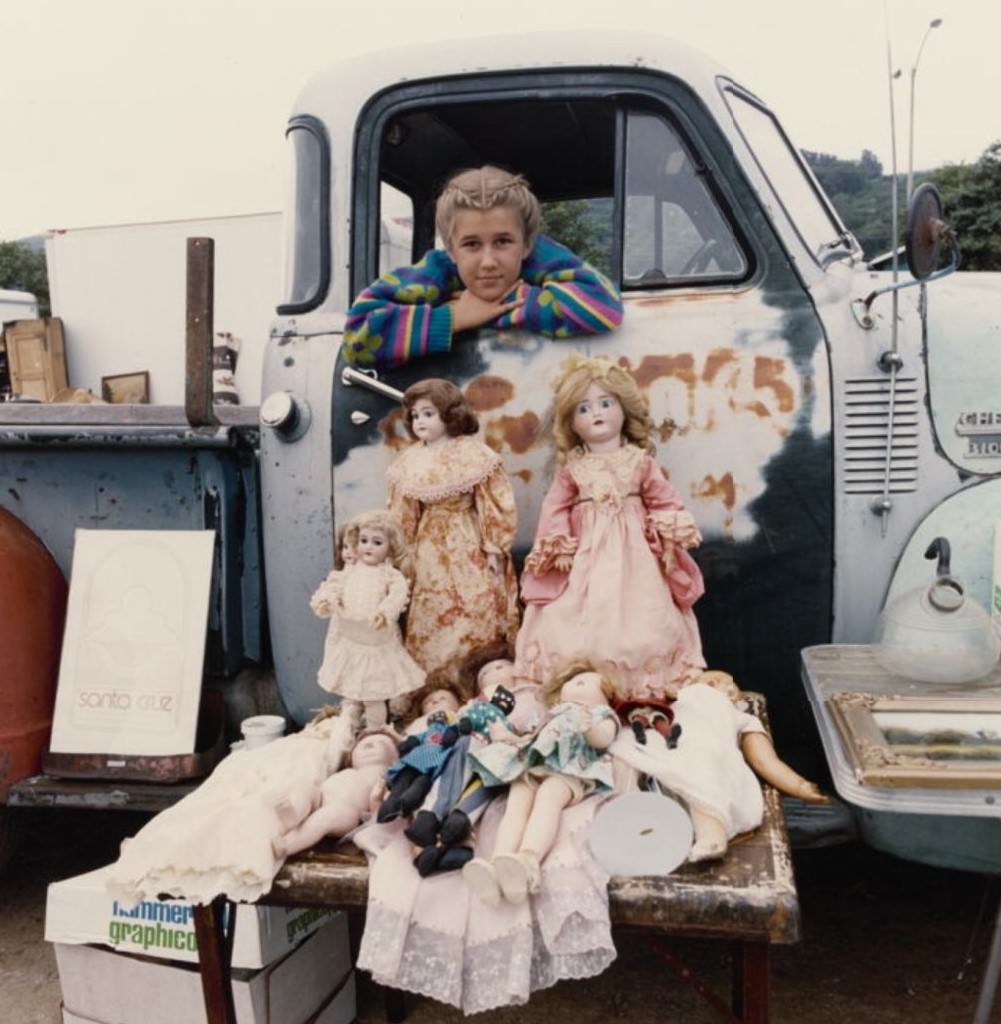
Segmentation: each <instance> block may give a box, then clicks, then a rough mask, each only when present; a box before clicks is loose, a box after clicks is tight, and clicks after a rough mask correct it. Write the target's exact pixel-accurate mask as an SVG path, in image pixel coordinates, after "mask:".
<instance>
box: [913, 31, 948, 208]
mask: <svg viewBox="0 0 1001 1024" xmlns="http://www.w3.org/2000/svg"><path fill="white" fill-rule="evenodd" d="M941 24H942V19H941V18H934V19H933V20H932V21H930V22H929V23H928V27H927V28H926V29H925V34H924V35H923V36H922V37H921V45H920V46H919V47H918V52H917V56H916V57H915V58H914V63H913V64H912V65H911V112H910V129H909V132H908V153H907V198H908V201H909V200H910V197H911V192H912V191H913V190H914V79H915V78H916V77H917V74H918V61H920V60H921V51H922V50H923V49H924V48H925V43H926V42H927V41H928V36H929V35H930V34H931V30H932V29H933V28H938V27H939V25H941Z"/></svg>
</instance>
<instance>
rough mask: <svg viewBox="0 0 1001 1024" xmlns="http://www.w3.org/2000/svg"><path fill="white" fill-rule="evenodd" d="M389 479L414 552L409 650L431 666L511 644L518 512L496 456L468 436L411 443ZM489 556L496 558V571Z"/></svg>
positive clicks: (514, 627) (515, 623)
mask: <svg viewBox="0 0 1001 1024" xmlns="http://www.w3.org/2000/svg"><path fill="white" fill-rule="evenodd" d="M387 483H388V501H389V508H390V510H391V511H393V512H395V513H396V515H397V516H398V517H399V519H400V521H401V522H402V523H403V529H404V534H405V536H406V539H407V541H408V543H409V544H410V545H411V548H412V550H413V554H414V586H413V593H412V595H411V600H410V609H409V611H408V612H407V625H406V634H405V638H406V646H407V650H408V651H410V653H411V654H412V655H413V657H414V658H415V660H416V661H417V662H418V663H419V664H420V665H421V667H422V668H423V669H424V670H425V671H426V672H431V671H433V670H435V669H438V668H442V667H443V666H444V665H446V664H447V663H448V662H450V661H452V660H453V659H456V658H462V657H464V656H465V655H467V654H468V653H469V652H470V651H472V650H473V649H474V648H476V647H480V646H482V645H484V644H490V643H494V642H497V641H500V640H504V641H507V642H509V643H513V642H514V636H515V633H516V632H517V629H518V604H517V596H518V595H517V582H516V580H515V575H514V567H513V565H512V563H511V556H510V553H511V545H512V544H513V543H514V537H515V531H516V527H517V512H516V509H515V503H514V492H513V490H512V488H511V482H510V480H508V477H507V474H506V473H505V472H504V468H503V466H502V464H501V458H500V456H499V455H498V454H497V453H496V452H495V451H493V449H491V448H488V447H487V446H486V445H485V444H483V443H482V442H480V441H478V440H477V439H476V438H474V437H453V438H449V439H448V440H447V441H444V442H443V443H441V444H438V445H433V446H430V447H427V446H425V445H422V444H415V445H412V446H411V447H410V448H407V449H406V450H405V451H404V452H403V453H402V454H401V455H400V457H399V458H398V459H397V460H396V461H395V462H394V463H393V464H392V465H391V466H390V467H389V470H388V472H387ZM488 555H496V556H498V557H499V558H500V561H501V571H500V572H499V573H496V574H495V573H492V572H491V571H490V570H489V568H488V565H487V556H488Z"/></svg>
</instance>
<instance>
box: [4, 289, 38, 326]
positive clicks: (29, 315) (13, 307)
mask: <svg viewBox="0 0 1001 1024" xmlns="http://www.w3.org/2000/svg"><path fill="white" fill-rule="evenodd" d="M37 316H38V299H36V298H35V296H34V295H32V294H31V292H19V291H13V290H12V289H10V288H0V324H6V323H10V322H11V321H12V320H34V319H35V318H36V317H37Z"/></svg>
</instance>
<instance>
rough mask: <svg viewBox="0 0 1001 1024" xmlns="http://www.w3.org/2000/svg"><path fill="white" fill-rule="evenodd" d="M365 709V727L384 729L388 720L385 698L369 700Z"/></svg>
mask: <svg viewBox="0 0 1001 1024" xmlns="http://www.w3.org/2000/svg"><path fill="white" fill-rule="evenodd" d="M363 707H364V709H365V728H366V729H382V728H383V727H384V726H385V724H386V722H387V718H386V702H385V701H384V700H367V701H365V702H364V705H363Z"/></svg>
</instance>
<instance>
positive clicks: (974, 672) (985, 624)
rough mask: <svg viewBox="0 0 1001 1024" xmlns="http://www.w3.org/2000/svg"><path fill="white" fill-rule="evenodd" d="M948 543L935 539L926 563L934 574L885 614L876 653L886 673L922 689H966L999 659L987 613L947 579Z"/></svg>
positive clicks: (1000, 646)
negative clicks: (934, 562)
mask: <svg viewBox="0 0 1001 1024" xmlns="http://www.w3.org/2000/svg"><path fill="white" fill-rule="evenodd" d="M949 555H950V549H949V542H948V540H946V538H945V537H936V538H935V539H934V540H933V541H932V542H931V544H929V545H928V550H927V551H925V558H937V559H938V571H937V574H936V577H935V579H934V580H932V582H931V583H930V584H929V585H928V586H925V587H918V588H916V589H915V590H910V591H908V592H907V593H906V594H903V595H902V596H901V597H898V598H897V599H896V600H895V601H893V602H892V603H891V604H889V605H887V607H886V608H884V609H883V614H882V615H881V617H880V629H879V635H878V637H877V642H876V645H875V648H874V652H873V653H874V655H875V657H876V660H877V661H878V662H879V663H880V665H882V666H883V668H885V669H887V670H888V671H890V672H893V673H895V674H896V675H900V676H904V677H905V678H907V679H915V680H918V681H919V682H924V683H968V682H972V681H973V680H974V679H980V678H981V677H982V676H985V675H987V673H988V672H990V671H991V669H993V668H994V666H995V665H996V664H997V662H998V656H999V655H1001V637H999V636H998V634H997V632H996V631H995V629H994V626H993V624H992V623H991V619H990V616H989V615H988V614H987V611H986V610H985V609H984V608H983V607H982V606H981V605H980V604H979V603H978V602H977V601H975V600H974V599H973V598H972V597H970V596H969V595H968V594H967V593H966V590H965V588H964V587H963V585H962V583H960V582H959V580H957V579H955V578H954V577H953V576H951V575H950V571H949Z"/></svg>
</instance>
